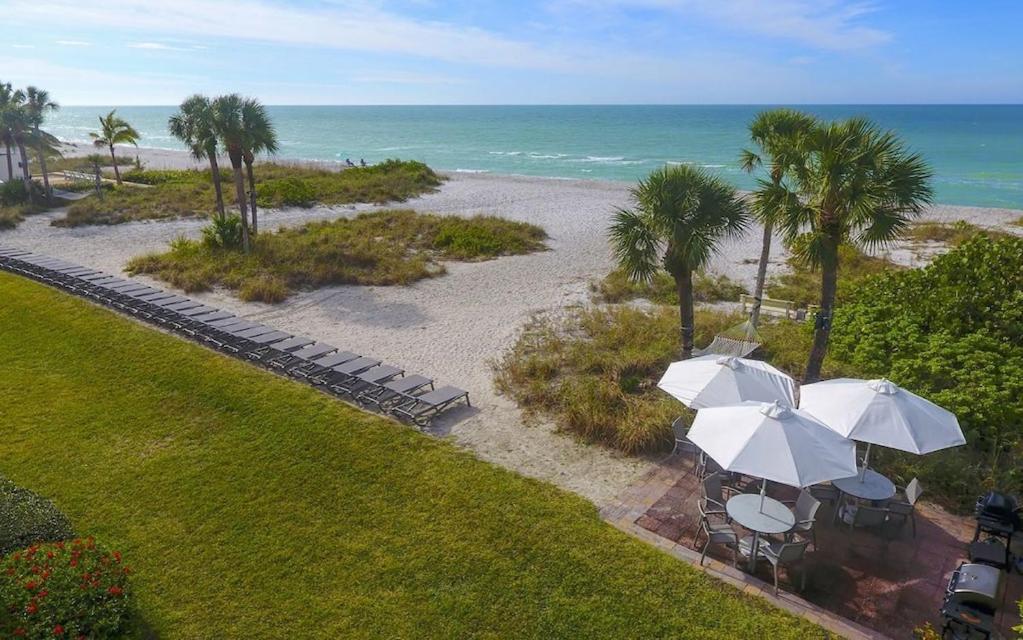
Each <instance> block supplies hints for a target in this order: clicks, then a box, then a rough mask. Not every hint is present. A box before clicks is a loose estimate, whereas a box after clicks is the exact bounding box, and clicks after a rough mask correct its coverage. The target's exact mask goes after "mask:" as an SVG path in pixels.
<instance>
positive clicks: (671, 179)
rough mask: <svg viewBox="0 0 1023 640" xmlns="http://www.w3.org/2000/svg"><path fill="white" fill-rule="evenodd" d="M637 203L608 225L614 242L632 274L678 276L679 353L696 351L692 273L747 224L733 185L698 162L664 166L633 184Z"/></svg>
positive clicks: (621, 263)
mask: <svg viewBox="0 0 1023 640" xmlns="http://www.w3.org/2000/svg"><path fill="white" fill-rule="evenodd" d="M632 198H633V200H634V205H635V206H634V208H632V209H619V210H618V211H617V212H616V213H615V216H614V220H613V222H612V224H611V228H610V230H609V235H610V240H611V247H612V250H613V252H614V255H615V259H616V260H617V262H618V264H619V266H620V267H621V268H622V269H623V270H624V271H625V272H626V273H627V274H628V276H629V278H630V279H632V280H634V281H639V282H649V281H650V280H651V278H653V277H654V276H655V275H656V274H657V273H658V271H660V270H661V269H663V270H664V271H666V272H667V273H668V274H669V275H670V276H671V277H672V279H673V280H674V282H675V287H676V291H677V295H678V301H679V302H678V305H679V320H680V325H681V332H680V335H681V354H682V358H689V357H691V356H692V354H693V335H694V328H693V320H694V307H693V274H694V273H695V272H696V271H698V270H700V269H701V268H703V267H705V266H706V265H707V262H708V261H709V260H710V257H711V256H712V255H713V254H714V251H715V250H716V248H717V246H718V244H719V243H720V242H721V241H722V240H724V239H726V238H730V237H735V236H737V235H739V234H740V233H741V232H742V231H744V230H745V229H746V228H747V226H748V224H749V216H748V213H747V211H746V208H745V205H744V204H743V202H742V200H741V199H740V197H739V194H738V192H737V191H736V190H735V188H734V187H732V186H731V185H729V184H728V183H727V182H725V181H724V180H721V179H720V178H718V177H716V176H713V175H711V174H709V173H708V172H706V171H704V170H703V169H701V168H698V167H692V166H688V165H681V166H665V167H663V168H661V169H657V170H655V171H654V172H653V173H651V174H650V175H649V176H648V177H647V178H646V179H644V180H641V181H640V182H639V184H638V185H637V186H636V187H634V188H633V189H632Z"/></svg>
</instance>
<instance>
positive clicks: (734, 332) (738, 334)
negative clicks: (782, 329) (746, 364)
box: [694, 320, 761, 358]
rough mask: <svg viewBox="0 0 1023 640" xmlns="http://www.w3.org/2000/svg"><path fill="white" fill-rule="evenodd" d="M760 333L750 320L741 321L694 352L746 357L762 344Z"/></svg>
mask: <svg viewBox="0 0 1023 640" xmlns="http://www.w3.org/2000/svg"><path fill="white" fill-rule="evenodd" d="M760 342H761V339H760V334H759V333H757V329H756V327H754V326H753V325H752V324H750V321H749V320H747V321H745V322H742V323H739V324H737V325H735V326H734V327H731V328H730V329H726V330H724V331H722V332H721V333H719V334H718V335H716V336H714V339H713V340H711V342H710V344H709V345H707V346H706V347H704V348H703V349H697V350H696V351H695V352H694V353H695V354H696V355H698V356H706V355H710V354H714V355H718V356H735V357H736V358H745V357H746V356H748V355H749V354H751V353H753V352H754V351H756V350H757V348H758V347H759V346H760Z"/></svg>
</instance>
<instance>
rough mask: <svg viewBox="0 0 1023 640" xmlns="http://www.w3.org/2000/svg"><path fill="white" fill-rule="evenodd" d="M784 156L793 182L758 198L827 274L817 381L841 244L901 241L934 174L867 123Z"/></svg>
mask: <svg viewBox="0 0 1023 640" xmlns="http://www.w3.org/2000/svg"><path fill="white" fill-rule="evenodd" d="M780 155H781V158H779V162H781V164H782V165H784V166H786V167H788V169H787V171H786V176H787V177H786V180H784V181H782V182H781V183H780V184H778V185H777V186H775V185H769V186H767V185H765V187H764V188H763V189H761V191H760V192H759V193H758V196H757V199H758V201H759V202H760V204H761V206H763V207H764V208H765V209H768V210H772V211H777V212H779V213H778V216H777V219H776V222H777V223H778V224H779V225H780V227H781V230H782V233H783V235H784V236H785V238H786V240H787V241H788V242H789V243H790V244H791V245H792V247H793V250H794V252H795V255H796V257H797V258H801V259H803V260H804V261H806V262H807V263H808V264H810V265H811V266H813V267H815V268H819V269H820V270H821V300H820V312H818V314H817V321H816V327H815V329H814V338H813V347H812V349H811V350H810V357H809V360H808V362H807V365H806V374H805V375H804V381H805V382H815V381H817V380H818V379H819V378H820V372H821V365H822V364H823V362H824V356H825V354H826V353H827V349H828V339H829V337H830V335H831V318H832V313H833V310H834V306H835V291H836V287H837V284H838V270H839V264H838V263H839V257H838V250H839V246H840V245H841V244H842V243H843V242H849V243H852V244H854V245H858V246H862V247H864V248H867V249H874V248H879V247H883V246H885V245H887V244H890V243H891V242H893V241H895V240H897V239H898V238H900V237H901V236H902V234H903V233H904V232H905V230H906V228H907V226H908V225H909V222H910V220H911V219H912V218H913V217H916V216H917V215H919V214H920V213H921V211H923V209H924V207H925V206H927V205H928V204H929V203H930V202H931V198H932V195H933V192H932V190H931V184H930V180H931V169H930V167H929V166H928V165H927V163H926V162H925V161H924V160H923V158H922V157H920V156H919V155H918V154H916V153H912V152H910V151H909V150H907V149H906V147H905V145H904V144H903V143H902V141H901V140H900V139H899V138H898V137H897V136H896V135H895V134H894V133H893V132H891V131H883V130H881V129H880V128H879V127H878V126H877V125H875V124H873V123H872V122H870V121H869V120H866V119H863V118H852V119H849V120H845V121H840V122H832V123H825V124H820V125H817V126H815V127H814V128H813V129H812V130H811V131H809V132H808V133H807V134H806V135H804V136H802V137H801V138H800V139H799V141H798V144H795V145H792V146H791V147H789V148H786V149H784V150H782V152H781V154H780ZM787 183H791V184H787ZM796 240H799V241H798V242H796Z"/></svg>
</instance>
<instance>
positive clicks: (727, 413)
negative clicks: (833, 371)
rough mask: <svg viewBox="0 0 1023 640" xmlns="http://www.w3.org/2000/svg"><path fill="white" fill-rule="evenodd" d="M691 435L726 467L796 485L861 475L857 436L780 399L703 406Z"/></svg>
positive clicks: (727, 469)
mask: <svg viewBox="0 0 1023 640" xmlns="http://www.w3.org/2000/svg"><path fill="white" fill-rule="evenodd" d="M689 439H690V440H691V441H692V442H693V443H694V444H696V445H697V446H698V447H700V448H701V449H703V451H704V452H705V453H706V454H707V455H708V456H710V457H711V458H713V459H714V460H715V462H717V463H718V464H719V465H721V468H722V469H724V470H726V471H732V472H736V473H742V474H745V475H749V476H755V477H757V478H763V479H764V480H771V481H774V482H780V483H782V484H787V485H790V486H793V487H800V488H802V487H807V486H810V485H812V484H817V483H818V482H825V481H828V480H835V479H838V478H848V477H849V476H853V475H856V443H855V442H853V441H852V440H848V439H846V438H843V437H842V436H840V435H838V434H837V433H835V432H834V431H832V430H831V429H828V428H827V427H826V426H824V425H823V424H821V423H820V422H819V421H818V420H817V419H816V418H814V417H813V416H811V415H809V414H807V413H806V412H805V411H801V410H799V409H793V408H791V407H787V406H785V405H783V404H781V403H779V402H772V403H761V402H745V403H742V404H738V405H732V406H728V407H713V408H708V409H700V410H699V411H698V412H697V414H696V420H694V421H693V426H692V428H691V429H690V430H689ZM766 484H767V483H766V482H764V483H762V484H761V487H760V494H761V496H763V495H764V491H765V485H766ZM761 504H762V501H761Z"/></svg>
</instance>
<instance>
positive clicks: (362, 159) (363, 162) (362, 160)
mask: <svg viewBox="0 0 1023 640" xmlns="http://www.w3.org/2000/svg"><path fill="white" fill-rule="evenodd" d="M359 166H362V167H365V166H366V160H365V159H364V158H359Z"/></svg>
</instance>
